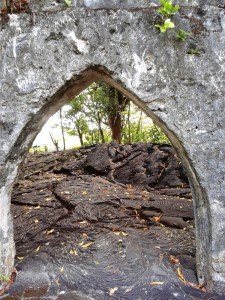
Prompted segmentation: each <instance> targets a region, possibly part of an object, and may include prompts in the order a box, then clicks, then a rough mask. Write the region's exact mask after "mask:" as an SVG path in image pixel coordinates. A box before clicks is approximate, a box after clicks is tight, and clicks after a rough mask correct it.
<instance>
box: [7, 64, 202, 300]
mask: <svg viewBox="0 0 225 300" xmlns="http://www.w3.org/2000/svg"><path fill="white" fill-rule="evenodd" d="M97 80H98V81H100V80H102V81H105V82H106V83H108V84H109V85H111V86H113V87H115V88H117V89H118V90H119V91H120V92H122V93H123V94H124V95H125V96H126V97H128V98H129V99H131V100H132V101H133V102H134V103H135V104H136V105H138V106H139V107H140V108H141V109H142V110H143V111H145V113H146V114H147V115H148V116H149V117H151V118H152V119H153V121H154V122H155V124H157V125H158V126H160V127H161V128H162V130H163V131H164V132H165V133H166V134H167V136H168V138H169V139H170V141H171V143H172V145H173V147H174V149H175V150H168V149H166V147H167V146H164V149H163V147H162V148H160V147H159V148H158V149H157V151H159V152H160V151H161V152H163V153H166V152H170V153H172V156H174V157H175V156H176V155H177V154H178V155H179V156H180V158H181V161H182V164H183V166H184V167H185V170H186V173H187V176H188V178H189V182H190V185H191V190H192V193H193V197H194V208H196V203H197V205H198V203H200V201H203V197H201V195H200V193H201V189H200V188H199V184H198V180H197V178H196V174H195V171H194V169H193V167H192V166H191V164H190V162H189V160H188V157H187V156H186V152H185V150H184V148H183V146H182V145H181V144H180V142H179V141H178V139H177V138H176V136H175V135H174V134H173V132H171V131H170V130H169V129H168V128H167V126H166V124H164V123H163V122H162V121H161V120H160V119H159V118H158V117H157V116H156V115H155V114H154V113H153V112H152V111H150V110H149V109H148V107H147V106H146V105H145V104H144V103H143V102H142V101H141V100H140V99H138V98H137V97H136V96H135V95H133V94H131V93H130V92H129V91H128V90H127V89H125V88H124V87H123V85H122V84H120V83H117V82H116V81H114V80H113V79H112V78H111V77H110V76H109V75H108V74H107V73H106V72H105V70H102V69H101V68H100V67H98V68H96V69H93V68H91V69H89V70H87V71H85V72H84V73H82V75H79V76H77V77H76V78H74V79H72V80H70V81H68V82H67V83H66V85H65V86H63V87H62V89H61V90H60V91H59V92H58V93H57V94H56V95H54V96H53V97H52V99H51V100H50V101H49V102H48V103H47V104H46V106H44V107H43V108H42V109H41V110H40V111H39V112H38V113H36V114H35V115H34V116H33V118H32V119H31V120H30V122H29V123H28V124H27V125H26V126H25V128H24V130H23V131H22V133H21V135H20V137H19V139H18V140H17V143H16V145H15V147H14V149H13V151H12V152H11V155H10V159H14V158H15V157H18V156H19V157H20V156H21V155H24V153H25V151H26V149H28V148H29V147H30V145H31V143H32V142H33V140H34V138H35V136H36V135H37V133H38V132H39V131H40V129H41V127H42V126H43V125H44V123H45V122H46V120H47V119H48V118H49V117H50V116H51V115H52V114H54V113H55V112H56V111H57V110H58V109H59V108H61V107H62V106H63V105H64V104H66V103H67V102H68V100H70V99H71V98H73V97H74V96H75V95H77V94H79V93H80V92H81V91H83V90H84V89H85V88H86V87H88V86H89V85H90V84H91V83H92V82H94V81H97ZM106 147H107V148H106V149H100V148H99V149H92V151H91V153H89V152H90V151H89V149H88V150H87V149H83V150H81V151H80V152H79V154H78V156H83V158H84V159H86V158H87V156H88V155H89V156H91V155H93V153H92V152H94V153H96V151H99V154H98V155H99V156H101V155H102V157H104V151H106V152H108V151H109V149H110V147H111V149H112V148H114V149H117V150H118V151H121V150H119V149H120V146H119V145H116V144H111V145H108V146H106ZM124 147H125V146H124ZM149 147H150V148H151V147H152V146H142V148H144V150H143V149H142V150H140V149H139V150H138V149H136V150H137V151H143V152H144V151H146V153H149V152H151V150H149V149H150V148H149ZM103 148H104V147H103ZM18 149H20V151H18ZM21 149H22V150H21ZM151 149H152V148H151ZM117 150H116V151H117ZM136 150H135V151H136ZM82 151H83V152H82ZM124 151H126V149H125V148H124ZM77 153H78V152H76V154H74V157H76V155H77ZM88 153H89V154H88ZM66 158H67V159H69V156H68V157H67V156H66ZM38 159H39V158H38V157H37V160H38ZM55 159H56V164H57V161H60V160H61V158H60V156H58V157H55ZM89 159H90V160H91V158H89ZM71 163H72V162H71ZM91 170H92V171H93V168H92V169H91ZM53 173H54V172H53ZM54 174H55V175H54V176H55V177H57V176H58V175H59V174H60V172H59V173H58V175H56V174H57V172H56V173H54ZM90 175H91V174H87V173H84V174H76V172H75V171H74V172H72V173H71V176H72V177H71V178H67V179H65V178H63V180H62V182H60V184H61V186H60V184H59V185H58V184H55V181H57V178H56V179H55V178H54V180H53V181H54V183H53V184H51V183H50V182H48V181H49V179H48V178H47V177H46V178H45V182H43V190H44V191H45V188H47V190H48V192H49V193H50V194H51V195H50V194H49V195H46V194H45V192H43V191H42V190H41V191H39V192H38V193H39V195H40V194H41V193H42V192H43V195H44V198H45V200H46V198H49V197H50V198H51V197H52V196H53V198H54V201H53V202H52V203H51V199H48V201H47V205H46V204H44V205H43V204H41V203H39V204H38V205H36V203H35V204H34V205H33V206H34V207H33V208H34V210H33V211H34V212H35V213H34V214H30V211H29V210H26V207H25V210H24V208H23V205H20V204H19V211H20V212H19V214H18V213H17V212H16V217H19V218H21V216H22V218H27V219H28V223H29V222H31V223H29V224H30V228H31V229H32V226H35V225H37V224H38V223H39V224H40V220H39V219H38V217H36V218H35V215H36V216H38V212H39V211H40V210H41V209H43V210H46V212H45V214H44V216H45V218H46V220H47V219H48V218H50V217H49V216H50V215H51V213H49V214H50V215H48V212H47V211H48V208H49V206H50V207H51V206H52V208H53V209H54V215H55V219H54V220H55V221H54V222H55V223H54V224H47V226H46V228H45V230H44V234H45V236H47V240H46V241H45V242H44V243H43V236H41V235H39V236H38V239H39V240H38V243H37V241H36V240H35V237H33V236H32V234H31V235H30V236H29V231H28V232H26V234H28V236H23V237H20V241H19V240H18V239H17V240H18V243H19V244H20V245H22V244H23V243H24V241H25V240H26V239H27V238H28V239H29V238H31V240H32V239H34V244H33V250H32V253H31V252H29V251H28V252H29V255H24V254H23V253H22V252H21V253H17V265H18V270H19V276H18V281H17V282H16V283H15V285H14V287H13V289H12V293H17V292H18V289H19V285H21V284H22V285H25V286H27V285H30V283H31V281H30V279H29V277H30V276H32V275H31V274H32V272H33V273H36V275H35V276H37V277H36V278H37V280H36V282H35V283H34V287H33V289H34V291H35V290H36V291H37V289H39V288H40V286H42V287H43V286H44V287H45V288H43V289H42V290H41V293H43V294H42V295H45V294H46V293H49V292H50V294H51V293H52V294H54V295H57V294H58V295H60V293H61V294H63V293H65V292H66V293H72V294H71V295H74V296H77V297H80V298H79V299H92V298H91V297H94V299H106V298H104V297H110V295H111V296H113V295H114V294H115V296H119V297H124V299H136V298H135V297H137V296H141V297H142V298H141V299H155V298H149V297H150V296H149V295H150V294H151V297H155V296H156V295H157V292H156V294H154V291H155V286H158V285H165V286H166V287H167V288H165V291H166V290H167V293H168V291H171V293H173V292H179V293H180V294H179V295H180V296H181V297H182V295H185V293H186V291H185V289H184V290H182V289H181V290H180V284H178V288H175V285H176V279H177V280H178V282H179V277H180V278H181V279H182V272H181V271H180V269H179V266H178V261H179V263H183V265H185V264H186V265H188V264H189V267H188V268H187V269H188V270H189V272H190V274H185V275H186V276H187V282H189V281H190V282H191V281H193V282H194V284H195V285H196V287H197V279H196V277H195V278H194V277H193V276H195V265H194V264H195V263H194V260H193V257H195V245H194V232H193V229H191V230H190V231H189V230H186V228H185V227H184V226H183V227H182V228H175V229H173V230H172V231H171V230H170V229H167V228H164V227H163V224H162V226H161V225H160V222H158V223H159V224H157V226H155V228H153V229H152V231H149V228H150V227H149V226H150V225H149V226H147V227H145V226H142V227H140V228H141V231H140V230H139V229H137V228H135V229H134V230H133V229H132V230H131V231H129V230H128V231H126V226H125V223H124V224H123V228H120V227H119V226H118V227H113V225H112V224H113V222H111V225H110V226H111V227H110V226H108V227H107V230H106V231H102V228H103V227H104V226H103V225H102V224H101V225H100V226H99V228H97V227H95V225H96V223H97V221H98V218H97V217H96V212H95V210H94V208H93V207H91V209H90V207H88V205H89V204H86V203H85V204H83V207H81V211H80V217H79V218H77V217H75V219H73V217H74V216H75V214H74V209H75V207H76V205H77V203H76V200H74V197H75V196H74V195H76V194H77V193H79V195H80V199H82V201H83V202H84V201H90V198H88V196H86V195H89V194H91V191H90V190H88V187H89V189H90V187H92V186H94V184H97V185H98V187H99V189H98V190H97V191H96V193H97V197H99V199H101V197H102V194H104V193H106V195H110V197H112V198H113V199H111V198H110V197H109V198H110V200H107V199H106V198H107V197H108V196H106V197H105V198H104V201H105V202H107V201H108V202H107V205H108V206H109V207H110V208H109V207H108V208H106V207H105V211H107V213H110V214H112V215H113V213H114V214H115V215H116V211H117V210H118V208H119V202H120V199H121V198H124V196H122V195H124V194H126V193H127V194H128V195H131V194H132V199H133V201H134V200H136V202H137V201H139V200H140V199H138V197H140V195H142V196H143V197H144V198H145V199H144V200H145V201H146V197H147V200H150V198H151V197H150V194H151V191H150V190H147V191H144V190H140V189H136V190H129V188H128V190H127V187H125V186H124V184H122V183H121V186H120V187H119V188H118V190H117V191H115V190H114V186H113V184H114V182H106V179H105V178H102V177H100V178H98V176H97V177H96V174H95V176H94V177H91V176H90ZM97 175H98V174H97ZM51 180H52V178H51V179H50V181H51ZM64 180H66V181H68V180H69V181H71V182H70V183H69V186H70V187H71V191H72V192H71V193H72V194H71V193H70V192H69V191H65V186H64V182H63V181H64ZM59 181H60V180H59ZM23 184H24V187H23V188H24V189H25V185H26V183H22V185H23ZM46 184H47V185H46ZM18 186H20V187H21V184H20V183H19V184H18V185H16V186H15V191H16V190H17V188H18ZM28 186H29V184H28ZM74 186H78V187H79V186H80V190H79V189H78V190H79V191H78V190H77V191H76V190H74V191H73V187H74ZM104 190H105V191H106V192H103V191H104ZM60 191H63V192H68V195H70V197H69V198H67V197H61V196H60ZM73 193H74V194H73ZM144 194H145V195H144ZM189 194H190V193H189ZM164 196H165V195H164ZM170 196H171V195H170ZM174 196H175V197H176V196H177V195H175V194H174ZM162 197H163V196H162V195H160V194H159V195H158V200H159V201H161V199H160V198H162ZM184 198H185V199H184V200H181V201H184V202H181V203H178V202H177V203H178V206H179V207H182V205H183V206H184V207H185V208H186V210H188V211H189V212H190V213H191V211H192V208H190V203H191V206H192V202H191V201H190V197H189V196H188V197H184ZM12 200H13V199H12ZM55 200H58V201H59V203H58V204H60V205H56V202H57V201H55ZM164 200H165V201H164V202H165V203H166V201H167V200H168V201H169V202H168V203H167V205H172V204H171V202H170V200H171V199H166V196H165V199H164ZM49 201H50V202H49ZM71 201H72V202H71ZM73 201H75V202H73ZM104 201H100V203H97V205H103V202H104ZM150 202H151V200H150ZM150 202H149V203H150ZM149 203H148V205H147V207H153V206H154V205H150V204H149ZM182 203H183V204H182ZM17 204H18V203H17ZM25 206H26V205H25ZM39 206H40V207H39ZM42 206H43V207H42ZM130 206H132V205H130V204H127V206H126V205H125V206H124V207H123V209H125V210H128V211H129V209H133V216H134V219H135V218H139V217H140V210H139V206H138V205H137V204H136V207H135V205H133V208H131V207H130ZM145 206H146V204H145ZM175 206H176V205H175ZM21 208H22V209H23V210H22V213H21ZM46 208H47V209H46ZM147 210H148V209H147ZM87 212H89V213H88V214H87ZM82 213H83V216H84V215H85V216H86V219H87V220H88V218H89V220H88V221H89V222H90V224H91V225H90V227H91V228H92V233H91V234H89V233H88V230H89V229H90V228H88V227H87V228H86V225H84V226H83V225H82V224H85V223H82V222H83V221H84V222H85V221H86V219H85V218H84V219H82ZM107 213H106V215H107ZM192 214H193V212H192ZM78 215H79V213H78ZM31 216H32V217H31ZM65 216H66V217H65ZM123 217H124V219H125V216H124V215H123ZM141 217H142V218H144V216H143V215H141ZM145 217H146V216H145ZM147 217H148V218H153V221H154V220H155V221H156V222H157V218H159V219H158V220H160V217H161V216H160V213H159V211H157V209H156V214H155V215H154V214H153V215H151V216H147ZM154 218H155V219H154ZM122 219H123V218H122V217H121V220H122ZM190 219H191V218H190ZM140 220H141V218H140ZM76 222H78V223H80V224H79V228H77V227H76V226H75V225H74V224H75V223H76ZM140 222H141V221H140ZM60 223H61V224H60ZM150 223H151V222H150ZM150 223H149V224H150ZM21 224H22V223H21ZM71 224H73V225H72V226H75V227H74V228H75V229H74V230H71ZM93 224H94V225H93ZM151 224H152V223H151ZM108 225H109V224H108ZM153 227H154V226H153ZM60 228H61V229H62V230H61V229H60ZM19 230H22V229H21V228H20V229H19ZM60 230H61V231H60ZM154 230H155V231H154ZM168 230H169V232H168ZM76 231H77V233H78V234H77V235H76ZM160 231H161V232H163V234H164V238H165V240H166V243H165V244H167V245H166V246H165V247H163V246H160V245H158V244H157V243H155V242H156V241H157V238H158V237H159V236H160V234H159V232H160ZM140 232H141V235H140ZM181 232H182V234H180V233H181ZM185 236H186V241H187V244H185V243H184V239H185ZM59 237H60V238H61V240H60V238H59ZM65 237H66V238H65ZM41 240H42V242H41ZM137 240H139V242H138V243H137ZM203 240H204V236H203ZM152 241H154V242H152ZM173 243H174V245H176V247H175V248H176V249H175V248H173V246H172V244H173ZM188 243H189V244H188ZM182 244H183V245H184V247H183V248H182ZM50 247H52V249H54V250H53V253H52V254H51V255H50V256H48V249H49V248H50ZM22 248H23V247H22ZM22 248H21V249H22ZM178 248H180V249H182V250H181V252H182V251H183V252H182V255H183V257H180V258H177V257H176V256H177V255H179V250H178ZM150 249H151V250H150ZM197 250H198V246H197ZM201 251H202V252H204V250H203V249H201ZM202 252H201V253H202ZM188 253H189V254H190V257H191V258H190V259H189V258H187V257H188V255H189V254H188ZM104 254H105V256H104ZM86 255H87V256H86ZM197 256H198V252H197ZM104 258H106V259H105V261H104ZM176 259H178V261H177V260H176ZM84 261H85V264H84ZM197 261H198V259H197ZM114 262H116V264H115V263H114ZM181 265H182V264H181ZM30 266H32V269H30ZM179 271H180V273H179ZM198 271H199V274H200V276H201V269H200V270H198ZM177 272H178V273H177ZM127 274H130V277H127ZM137 274H138V277H139V279H138V278H137ZM141 274H142V275H143V274H144V276H141ZM168 274H169V276H168ZM96 278H97V280H96ZM124 278H126V280H125V279H124ZM171 278H172V279H171ZM184 281H186V279H183V283H185V282H184ZM26 282H27V283H28V284H25V283H26ZM87 282H89V283H91V284H90V286H89V290H88V292H87ZM147 282H148V283H149V285H148V287H147V288H146V286H145V284H146V283H147ZM151 283H152V284H151ZM92 284H93V285H92ZM186 288H187V289H190V290H192V291H191V292H192V293H193V295H194V289H193V287H191V286H190V285H188V284H187V287H186ZM197 290H198V289H197ZM146 291H147V292H146ZM73 293H75V294H73ZM182 293H183V294H182ZM198 293H199V297H201V293H202V292H201V290H198ZM28 296H29V295H28ZM82 297H83V298H82ZM85 297H90V298H85ZM145 297H146V298H145ZM57 299H58V298H57ZM59 299H61V298H59ZM62 299H64V298H62ZM65 299H66V298H65Z"/></svg>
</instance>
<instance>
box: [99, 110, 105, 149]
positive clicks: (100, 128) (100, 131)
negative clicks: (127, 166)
mask: <svg viewBox="0 0 225 300" xmlns="http://www.w3.org/2000/svg"><path fill="white" fill-rule="evenodd" d="M98 130H99V134H100V137H101V140H102V143H105V136H104V132H103V129H102V126H101V119H100V116H99V113H98Z"/></svg>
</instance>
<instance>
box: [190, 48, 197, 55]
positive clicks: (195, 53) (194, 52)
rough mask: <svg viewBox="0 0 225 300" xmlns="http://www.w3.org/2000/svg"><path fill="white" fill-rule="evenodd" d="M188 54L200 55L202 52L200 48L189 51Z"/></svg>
mask: <svg viewBox="0 0 225 300" xmlns="http://www.w3.org/2000/svg"><path fill="white" fill-rule="evenodd" d="M187 54H191V55H200V51H199V49H198V48H193V49H188V51H187Z"/></svg>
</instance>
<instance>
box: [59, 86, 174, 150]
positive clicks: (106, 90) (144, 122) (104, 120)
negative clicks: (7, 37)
mask: <svg viewBox="0 0 225 300" xmlns="http://www.w3.org/2000/svg"><path fill="white" fill-rule="evenodd" d="M65 118H66V120H67V122H66V125H65V126H64V127H65V128H66V130H67V132H68V133H69V134H70V135H75V136H78V137H79V140H80V144H81V146H84V145H89V144H95V143H102V142H110V141H111V140H117V141H118V142H119V143H132V142H152V143H161V144H162V143H169V140H168V139H167V137H166V136H165V135H164V134H163V132H162V131H161V130H160V129H159V128H158V127H156V126H155V125H153V124H152V121H151V119H150V118H149V117H147V116H146V115H145V114H144V113H143V112H142V111H140V110H139V109H138V108H137V107H136V106H135V105H134V104H132V103H131V102H130V101H129V100H128V99H127V98H126V97H124V96H123V95H122V94H121V93H120V92H118V91H117V90H115V89H114V88H112V87H110V86H108V85H107V84H106V83H94V84H92V85H91V86H90V87H89V88H88V89H86V90H85V91H84V92H82V93H81V94H80V95H79V96H77V97H75V98H74V99H73V100H72V101H71V102H70V103H69V109H68V111H67V112H66V114H65V116H64V119H65Z"/></svg>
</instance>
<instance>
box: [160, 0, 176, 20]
mask: <svg viewBox="0 0 225 300" xmlns="http://www.w3.org/2000/svg"><path fill="white" fill-rule="evenodd" d="M160 2H161V4H162V5H163V6H162V7H160V8H159V9H158V12H159V13H160V14H161V15H163V16H164V17H166V18H168V17H170V16H172V15H175V13H176V12H177V11H178V10H179V9H180V6H179V5H175V6H174V5H173V4H171V0H160Z"/></svg>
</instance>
